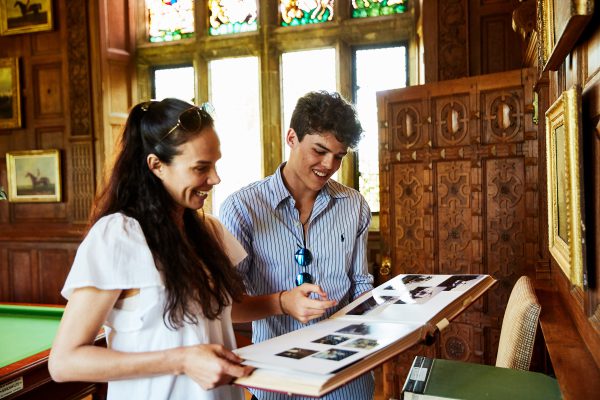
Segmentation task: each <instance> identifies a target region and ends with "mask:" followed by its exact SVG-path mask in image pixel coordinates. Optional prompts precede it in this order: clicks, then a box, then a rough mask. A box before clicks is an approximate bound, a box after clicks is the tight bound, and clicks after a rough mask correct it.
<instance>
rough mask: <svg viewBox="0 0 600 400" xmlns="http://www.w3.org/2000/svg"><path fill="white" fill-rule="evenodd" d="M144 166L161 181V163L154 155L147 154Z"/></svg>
mask: <svg viewBox="0 0 600 400" xmlns="http://www.w3.org/2000/svg"><path fill="white" fill-rule="evenodd" d="M146 164H148V169H150V171H152V173H153V174H154V175H156V177H157V178H158V179H162V173H163V165H162V161H160V159H159V158H158V157H157V156H156V155H155V154H148V157H146Z"/></svg>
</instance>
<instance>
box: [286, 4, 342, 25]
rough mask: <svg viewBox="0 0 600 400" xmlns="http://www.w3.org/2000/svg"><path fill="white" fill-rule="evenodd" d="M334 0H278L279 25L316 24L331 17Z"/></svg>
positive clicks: (329, 19)
mask: <svg viewBox="0 0 600 400" xmlns="http://www.w3.org/2000/svg"><path fill="white" fill-rule="evenodd" d="M333 3H335V0H320V1H319V0H279V16H280V19H281V26H297V25H306V24H318V23H320V22H327V21H331V20H332V19H333Z"/></svg>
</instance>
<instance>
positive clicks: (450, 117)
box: [431, 93, 471, 147]
mask: <svg viewBox="0 0 600 400" xmlns="http://www.w3.org/2000/svg"><path fill="white" fill-rule="evenodd" d="M469 98H470V97H469V94H468V93H462V94H461V93H456V94H453V95H452V96H444V97H439V98H438V97H436V98H434V99H432V100H431V104H432V112H431V115H432V119H433V125H434V127H435V128H434V129H435V131H434V138H433V142H434V145H435V146H439V147H447V146H459V145H466V144H468V143H469V134H470V129H469V125H470V120H471V106H470V103H469Z"/></svg>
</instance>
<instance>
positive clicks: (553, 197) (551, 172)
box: [546, 86, 584, 287]
mask: <svg viewBox="0 0 600 400" xmlns="http://www.w3.org/2000/svg"><path fill="white" fill-rule="evenodd" d="M580 144H581V89H580V88H579V87H578V86H574V87H573V88H571V89H569V90H566V91H565V92H563V93H562V94H561V96H560V97H559V98H558V99H557V100H556V102H554V104H552V106H551V107H550V108H549V109H548V111H546V149H547V154H546V161H547V175H548V186H547V190H548V247H549V250H550V253H551V254H552V256H553V257H554V259H555V260H556V262H557V263H558V265H559V266H560V268H561V269H562V270H563V272H564V274H565V275H566V276H567V278H568V279H569V280H570V282H571V284H573V285H575V286H577V287H582V286H583V271H584V265H583V242H582V239H583V220H582V206H583V202H582V194H583V188H582V180H581V179H582V173H581V172H580V165H581V164H580V162H581V150H582V149H581V147H580Z"/></svg>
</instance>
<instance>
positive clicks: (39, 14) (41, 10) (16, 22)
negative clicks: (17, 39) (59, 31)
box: [0, 0, 52, 35]
mask: <svg viewBox="0 0 600 400" xmlns="http://www.w3.org/2000/svg"><path fill="white" fill-rule="evenodd" d="M51 29H52V0H3V1H0V34H2V35H11V34H16V33H28V32H36V31H43V30H51Z"/></svg>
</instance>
